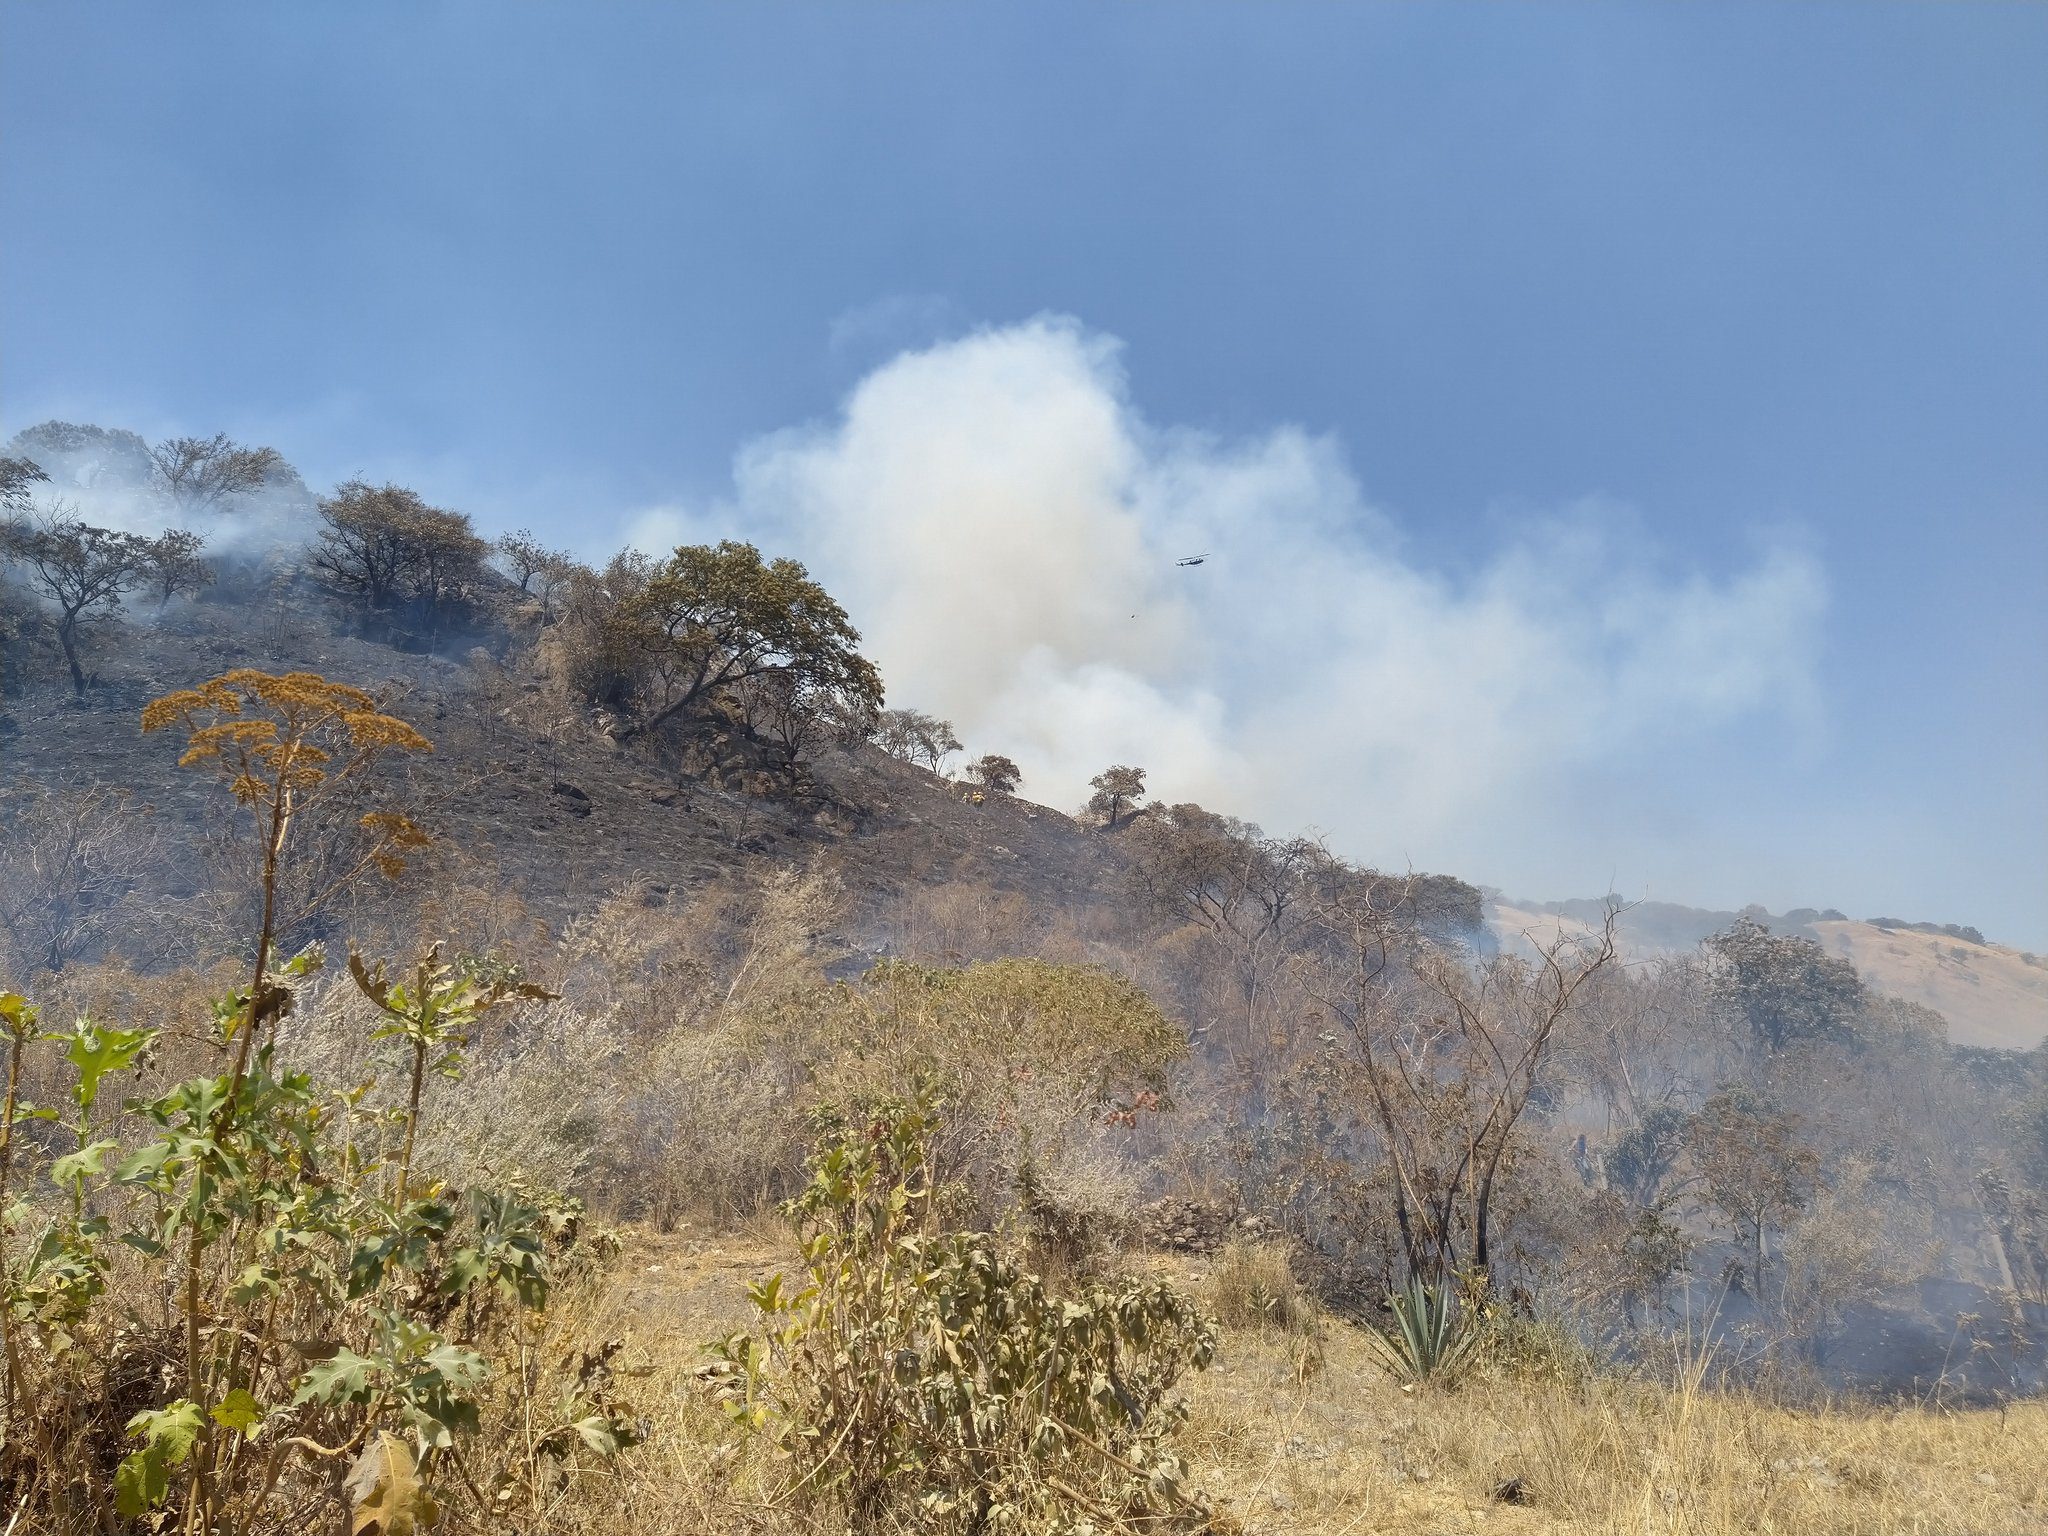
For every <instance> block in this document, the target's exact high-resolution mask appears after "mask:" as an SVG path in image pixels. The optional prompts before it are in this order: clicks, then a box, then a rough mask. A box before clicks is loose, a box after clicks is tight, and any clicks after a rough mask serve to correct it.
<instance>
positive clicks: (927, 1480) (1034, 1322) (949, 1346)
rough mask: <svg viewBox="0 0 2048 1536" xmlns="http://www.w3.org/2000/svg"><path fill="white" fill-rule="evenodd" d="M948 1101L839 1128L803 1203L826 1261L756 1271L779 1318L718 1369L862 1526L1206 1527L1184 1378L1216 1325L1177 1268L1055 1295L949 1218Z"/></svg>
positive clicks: (766, 1312) (765, 1323)
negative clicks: (1189, 1480)
mask: <svg viewBox="0 0 2048 1536" xmlns="http://www.w3.org/2000/svg"><path fill="white" fill-rule="evenodd" d="M938 1131H939V1117H938V1114H937V1111H936V1109H935V1108H934V1107H933V1105H932V1103H931V1101H930V1100H929V1099H926V1100H923V1101H920V1102H917V1103H911V1104H903V1103H895V1104H889V1105H885V1106H883V1107H882V1108H880V1109H878V1110H877V1111H876V1112H875V1113H874V1114H873V1116H872V1117H871V1118H867V1119H863V1120H861V1121H860V1122H858V1123H856V1124H852V1125H843V1124H842V1125H835V1126H832V1127H831V1128H830V1129H829V1130H828V1132H827V1134H826V1135H825V1137H824V1138H823V1139H822V1141H821V1144H820V1147H819V1150H818V1152H817V1155H816V1157H815V1158H814V1160H813V1164H812V1174H811V1182H810V1184H809V1185H808V1186H807V1187H806V1188H805V1190H804V1191H803V1193H802V1194H800V1195H799V1196H798V1197H797V1198H796V1199H795V1200H793V1201H791V1202H790V1203H789V1205H788V1206H787V1207H786V1210H787V1213H788V1214H789V1216H790V1217H791V1219H792V1220H793V1221H794V1222H795V1224H796V1227H797V1231H798V1235H799V1237H800V1239H801V1242H802V1251H803V1256H804V1273H803V1275H802V1277H800V1278H798V1279H796V1280H794V1281H792V1280H791V1279H790V1277H788V1276H786V1275H782V1274H776V1275H772V1276H770V1277H769V1278H768V1279H766V1280H763V1281H761V1282H759V1283H757V1284H755V1285H754V1286H752V1287H751V1288H750V1291H749V1296H750V1298H751V1300H752V1302H753V1304H754V1307H755V1309H756V1311H757V1312H758V1314H759V1328H758V1330H757V1331H754V1332H748V1333H739V1334H734V1335H733V1336H732V1337H730V1338H728V1339H726V1340H724V1341H723V1342H721V1343H719V1344H718V1345H716V1346H714V1357H715V1358H714V1360H713V1363H712V1364H711V1365H710V1366H708V1367H707V1368H706V1370H705V1372H704V1376H705V1379H706V1380H707V1382H708V1383H709V1384H710V1386H711V1387H712V1389H713V1391H714V1393H715V1395H716V1396H717V1398H718V1400H719V1401H720V1402H722V1403H723V1404H724V1406H725V1408H726V1411H727V1412H728V1413H729V1414H730V1415H731V1416H732V1417H733V1419H734V1420H736V1421H737V1422H738V1423H740V1424H742V1425H744V1426H746V1427H747V1428H748V1429H750V1430H753V1431H756V1432H759V1433H762V1434H764V1435H767V1436H769V1437H770V1438H771V1439H772V1440H773V1442H774V1443H775V1445H776V1446H778V1447H779V1448H780V1450H781V1451H782V1452H783V1453H784V1454H785V1455H786V1456H787V1457H788V1458H789V1462H790V1466H791V1491H792V1492H793V1493H796V1494H799V1495H809V1496H813V1497H819V1498H826V1499H830V1500H833V1501H835V1502H836V1503H837V1504H838V1506H839V1507H840V1508H841V1509H842V1510H843V1512H844V1514H845V1516H846V1518H847V1519H848V1520H849V1521H850V1522H851V1523H852V1524H853V1525H854V1526H855V1527H856V1528H857V1529H863V1530H868V1529H876V1528H880V1527H883V1526H887V1525H889V1523H890V1522H892V1521H893V1522H910V1523H914V1524H915V1525H916V1527H917V1528H918V1529H921V1530H931V1531H960V1532H970V1531H972V1532H979V1531H986V1530H1007V1529H1015V1530H1032V1531H1041V1530H1043V1531H1075V1532H1079V1531H1085V1530H1095V1531H1105V1530H1112V1529H1124V1528H1142V1529H1146V1530H1166V1529H1190V1530H1192V1529H1201V1528H1203V1527H1205V1526H1206V1524H1207V1522H1208V1515H1207V1512H1206V1509H1205V1508H1204V1506H1203V1504H1202V1503H1201V1501H1200V1500H1199V1499H1198V1498H1197V1497H1195V1496H1194V1495H1193V1494H1192V1493H1190V1492H1189V1491H1188V1490H1187V1489H1186V1488H1185V1487H1184V1485H1183V1480H1184V1476H1185V1472H1184V1468H1183V1467H1182V1464H1181V1461H1180V1459H1179V1457H1178V1456H1176V1455H1175V1454H1174V1452H1173V1450H1172V1437H1173V1434H1174V1431H1175V1430H1176V1429H1177V1428H1178V1427H1179V1425H1180V1424H1181V1422H1182V1420H1183V1418H1184V1416H1185V1410H1184V1408H1183V1406H1182V1405H1181V1404H1180V1402H1179V1401H1178V1399H1176V1398H1175V1397H1174V1396H1173V1388H1174V1387H1175V1385H1176V1384H1177V1383H1178V1382H1179V1381H1180V1379H1181V1378H1182V1377H1183V1376H1184V1375H1185V1374H1186V1373H1187V1372H1189V1371H1191V1370H1200V1369H1202V1368H1204V1367H1205V1366H1207V1365H1208V1363H1209V1361H1210V1359H1211V1358H1212V1356H1213V1355H1214V1352H1215V1348H1216V1328H1215V1324H1214V1323H1213V1322H1212V1321H1211V1320H1210V1319H1208V1318H1207V1317H1204V1316H1203V1315H1202V1314H1201V1313H1199V1312H1198V1311H1197V1310H1196V1309H1195V1307H1194V1306H1193V1304H1192V1303H1191V1302H1190V1301H1189V1300H1188V1299H1187V1298H1186V1297H1184V1296H1182V1295H1181V1294H1180V1293H1179V1292H1178V1291H1176V1290H1174V1289H1173V1288H1172V1287H1170V1286H1167V1285H1164V1284H1155V1283H1139V1282H1128V1283H1125V1284H1122V1285H1118V1286H1113V1287H1110V1286H1105V1287H1097V1288H1094V1289H1091V1290H1089V1291H1087V1292H1086V1293H1084V1294H1082V1295H1080V1296H1077V1297H1060V1296H1056V1295H1053V1294H1052V1293H1051V1292H1049V1291H1048V1290H1047V1288H1046V1287H1045V1285H1044V1284H1043V1283H1042V1282H1041V1281H1040V1280H1039V1279H1038V1278H1037V1277H1036V1276H1034V1275H1031V1274H1028V1273H1026V1272H1024V1271H1023V1270H1021V1269H1020V1268H1019V1267H1018V1266H1017V1265H1016V1264H1015V1263H1014V1262H1013V1261H1012V1260H1011V1259H1010V1258H1009V1257H1007V1256H1006V1255H1005V1254H1004V1253H1003V1251H1002V1250H1001V1248H1000V1246H999V1244H998V1243H997V1241H996V1239H995V1238H993V1237H992V1236H990V1235H989V1234H986V1233H980V1232H947V1231H943V1230H941V1229H940V1227H939V1224H938V1222H937V1221H936V1219H935V1212H934V1203H933V1202H934V1194H935V1189H936V1180H935V1177H934V1170H933V1167H932V1162H931V1157H930V1150H931V1147H932V1145H933V1144H934V1141H935V1139H936V1137H937V1135H938Z"/></svg>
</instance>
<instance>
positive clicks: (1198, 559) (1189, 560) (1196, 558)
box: [1173, 549, 1209, 565]
mask: <svg viewBox="0 0 2048 1536" xmlns="http://www.w3.org/2000/svg"><path fill="white" fill-rule="evenodd" d="M1208 558H1209V552H1208V551H1207V550H1206V549H1205V550H1203V551H1202V552H1201V553H1200V554H1199V555H1183V556H1181V558H1180V559H1178V560H1176V561H1174V562H1173V563H1174V564H1175V565H1200V564H1201V563H1202V562H1203V561H1204V560H1206V559H1208Z"/></svg>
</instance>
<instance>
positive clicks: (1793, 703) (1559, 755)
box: [632, 317, 1826, 856]
mask: <svg viewBox="0 0 2048 1536" xmlns="http://www.w3.org/2000/svg"><path fill="white" fill-rule="evenodd" d="M1614 523H1615V519H1614V518H1612V517H1603V516H1601V515H1600V514H1599V512H1598V510H1597V509H1594V510H1591V511H1588V510H1583V509H1582V510H1580V511H1578V512H1576V513H1573V514H1567V515H1563V516H1558V517H1546V518H1540V519H1536V518H1531V519H1527V520H1525V521H1524V522H1523V523H1522V524H1521V526H1520V527H1519V528H1518V529H1516V530H1514V531H1513V532H1512V533H1511V534H1510V535H1509V536H1507V537H1506V538H1505V540H1504V542H1503V543H1502V545H1501V546H1500V547H1499V548H1497V549H1495V550H1493V551H1492V552H1491V554H1490V555H1489V556H1488V557H1487V558H1485V559H1484V560H1483V562H1481V563H1480V564H1479V565H1478V566H1477V567H1476V569H1474V570H1472V571H1471V572H1469V573H1467V574H1462V575H1452V574H1447V573H1444V572H1441V571H1436V570H1432V569H1429V568H1427V567H1426V566H1425V565H1423V564H1422V563H1420V562H1419V561H1418V560H1416V559H1414V558H1412V557H1411V556H1409V555H1408V554H1406V553H1405V552H1404V547H1403V541H1402V538H1401V536H1400V533H1399V530H1398V528H1397V527H1396V525H1395V524H1394V522H1393V521H1392V520H1391V519H1390V518H1389V517H1388V516H1386V515H1385V514H1383V513H1382V512H1381V511H1380V510H1378V509H1377V508H1375V507H1373V506H1372V505H1371V504H1369V503H1368V501H1367V500H1366V498H1365V496H1364V495H1363V493H1362V492H1361V490H1360V487H1359V484H1358V482H1357V480H1356V478H1355V477H1354V475H1353V473H1352V472H1351V470H1350V468H1349V467H1348V466H1347V464H1346V463H1345V460H1344V458H1343V455H1342V453H1341V452H1340V451H1339V448H1338V446H1337V445H1336V444H1335V443H1333V442H1332V441H1330V440H1329V439H1328V438H1323V437H1316V436H1311V435H1309V434H1307V433H1304V432H1301V431H1299V430H1296V429H1293V428H1288V427H1283V428H1279V429H1276V430H1274V431H1271V432H1268V433H1266V434H1264V435H1261V436H1255V437H1251V438H1247V439H1244V440H1239V441H1224V440H1219V439H1217V438H1215V437H1213V436H1209V435H1205V434H1202V433H1197V432H1193V431H1187V430H1182V429H1176V428H1171V427H1159V426H1156V425H1154V424H1152V423H1150V422H1148V421H1146V420H1145V419H1144V418H1143V416H1142V415H1140V413H1139V412H1138V411H1137V409H1136V408H1135V407H1134V406H1133V404H1132V401H1131V398H1130V393H1129V389H1128V384H1127V380H1126V377H1125V374H1124V371H1123V368H1122V366H1121V359H1120V348H1119V344H1118V343H1117V342H1116V341H1115V340H1114V339H1113V338H1110V337H1107V336H1104V335H1101V334H1099V333H1096V332H1091V331H1089V330H1087V329H1086V328H1084V327H1083V326H1081V325H1080V324H1078V323H1077V322H1075V321H1072V320H1069V319H1064V318H1057V317H1046V318H1040V319H1036V320H1033V321H1030V322H1028V323H1025V324H1021V325H1015V326H1010V327H1005V328H1001V329H991V330H984V331H980V332H977V333H975V334H972V335H969V336H966V337H963V338H960V339H955V340H950V341H946V342H942V343H940V344H937V345H934V346H931V347H929V348H925V349H922V350H916V351H910V352H906V353H903V354H901V355H899V356H897V357H896V358H895V359H894V360H892V361H890V362H888V363H886V364H884V365H883V366H881V367H880V368H878V369H876V370H875V371H874V372H873V373H871V374H870V375H868V376H867V377H866V378H865V379H864V380H863V381H862V382H861V383H860V384H859V385H858V386H857V387H856V388H855V389H854V390H853V391H852V393H851V395H850V396H849V398H848V399H847V401H846V402H845V405H844V408H843V411H842V413H841V414H840V416H839V417H838V419H836V420H833V421H831V422H829V423H826V424H822V425H818V426H813V427H806V428H802V429H796V430H791V431H787V432H782V433H778V434H775V435H772V436H769V437H767V438H764V439H762V440H759V441H757V442H755V443H753V444H752V445H750V446H749V447H748V448H746V449H745V450H744V451H743V452H742V453H741V455H740V457H739V460H738V464H737V470H736V495H735V497H734V500H733V502H732V504H731V505H729V506H726V507H723V508H719V509H716V510H715V511H714V512H713V513H712V514H711V515H710V516H709V517H708V518H698V517H690V516H685V515H683V514H679V513H678V512H676V511H674V510H673V509H666V510H663V509H657V510H656V511H654V512H651V513H648V514H644V515H643V516H642V517H641V518H640V519H639V520H638V522H637V523H636V524H635V525H634V527H633V529H632V536H633V538H634V540H635V541H636V542H638V543H639V544H641V545H642V546H643V547H647V548H650V549H659V548H663V547H665V546H667V545H669V544H673V543H675V542H677V541H678V540H679V539H687V538H701V537H705V536H708V535H711V534H714V533H721V532H723V533H733V532H735V531H737V532H740V533H742V534H743V535H744V536H746V537H750V538H753V539H755V540H757V541H759V542H763V543H772V544H773V545H774V546H775V548H776V549H778V550H787V551H789V552H792V553H795V554H797V555H799V556H800V557H801V558H803V559H804V560H806V561H807V562H808V563H809V564H810V565H811V566H812V568H813V570H814V571H815V572H816V573H818V574H819V576H820V577H821V579H823V580H824V581H825V583H826V585H827V586H828V588H829V589H830V590H831V591H832V592H833V593H834V594H835V595H838V596H839V597H840V598H841V600H842V601H844V602H845V603H846V605H847V607H848V609H849V610H850V612H851V613H852V615H853V617H854V620H855V622H856V623H857V624H858V625H859V626H860V627H861V629H862V631H863V633H864V635H865V637H866V641H867V648H868V650H869V653H870V654H871V655H872V656H873V657H874V658H875V660H876V661H877V663H878V664H879V665H880V666H881V668H882V673H883V676H884V678H885V679H886V680H887V683H888V686H889V692H890V698H891V700H892V702H894V703H896V704H908V705H913V706H915V707H917V708H919V709H924V710H928V711H930V712H933V713H936V714H939V715H942V716H944V717H946V718H948V719H950V720H952V721H953V722H954V724H955V725H956V726H957V727H958V729H959V731H960V733H961V735H962V737H963V739H964V740H966V741H967V743H968V744H969V748H970V750H972V751H975V752H981V751H1000V752H1005V753H1008V754H1009V755H1011V756H1012V757H1014V758H1016V760H1017V761H1018V763H1019V764H1020V765H1021V766H1022V767H1023V769H1024V772H1025V776H1026V789H1027V793H1029V794H1030V795H1031V797H1032V798H1034V799H1039V800H1042V801H1045V802H1047V803H1050V804H1054V805H1062V806H1066V805H1072V804H1075V803H1078V802H1079V801H1080V800H1081V799H1083V798H1085V795H1086V784H1087V780H1088V778H1089V777H1090V776H1091V775H1092V774H1094V773H1096V772H1099V771H1100V770H1101V769H1102V768H1103V767H1104V766H1105V765H1107V764H1108V763H1111V762H1129V763H1136V764H1139V765H1141V766H1144V767H1146V768H1147V769H1149V770H1150V773H1151V784H1152V788H1153V790H1154V792H1155V793H1157V794H1159V795H1163V796H1165V797H1167V798H1170V799H1183V798H1189V799H1199V800H1201V801H1203V802H1204V803H1209V804H1212V805H1214V806H1216V807H1218V808H1222V809H1227V810H1231V811H1234V812H1237V813H1238V814H1243V815H1248V816H1254V817H1256V818H1257V819H1259V820H1260V821H1262V822H1263V823H1265V824H1266V825H1267V826H1269V827H1271V828H1274V829H1277V830H1289V831H1291V830H1295V829H1299V828H1305V827H1306V828H1314V829H1317V830H1320V831H1323V832H1326V833H1328V834H1330V835H1331V836H1332V837H1333V838H1334V839H1335V840H1336V841H1337V842H1338V843H1339V844H1340V845H1343V846H1346V847H1347V848H1348V849H1350V850H1351V851H1354V852H1359V851H1373V850H1370V849H1366V848H1362V846H1361V845H1367V844H1379V845H1381V847H1380V848H1379V849H1378V850H1377V851H1379V852H1382V853H1383V852H1386V851H1388V850H1387V848H1386V846H1385V845H1386V843H1387V840H1388V837H1389V829H1396V835H1397V836H1398V838H1399V844H1400V850H1406V851H1408V852H1410V853H1421V854H1424V855H1425V856H1428V855H1436V854H1441V855H1443V856H1456V855H1457V854H1458V853H1460V852H1461V851H1462V850H1464V849H1466V848H1472V847H1476V846H1478V845H1479V844H1478V840H1477V839H1476V838H1474V837H1468V836H1465V835H1459V834H1460V832H1461V830H1462V831H1464V832H1471V833H1478V832H1480V831H1482V829H1487V828H1498V827H1500V826H1502V825H1503V824H1504V822H1505V821H1506V820H1508V819H1511V818H1514V817H1517V816H1524V815H1530V814H1539V813H1540V812H1539V810H1538V806H1537V804H1536V799H1537V797H1538V796H1540V795H1542V794H1544V793H1546V792H1547V791H1546V788H1545V787H1546V786H1549V785H1552V784H1554V783H1556V782H1557V781H1558V780H1559V778H1560V777H1561V776H1566V775H1569V773H1570V771H1571V770H1572V769H1574V768H1576V767H1581V766H1583V765H1586V764H1589V763H1592V762H1595V761H1598V762H1601V763H1604V764H1611V763H1612V762H1613V761H1614V760H1615V759H1616V758H1617V756H1620V757H1623V758H1626V757H1627V756H1628V755H1630V754H1641V753H1652V752H1655V751H1657V750H1659V749H1665V750H1668V749H1670V748H1671V747H1673V746H1674V745H1683V744H1684V743H1686V742H1688V741H1690V740H1695V739H1697V738H1698V737H1699V736H1700V735H1701V734H1702V733H1711V732H1714V731H1716V730H1717V729H1719V728H1721V727H1725V726H1727V725H1728V724H1729V723H1730V722H1732V721H1735V720H1737V719H1738V718H1739V717H1743V716H1748V715H1756V714H1778V715H1782V716H1790V717H1793V718H1795V719H1796V718H1797V717H1799V716H1801V715H1802V714H1804V713H1805V712H1806V711H1807V710H1808V709H1809V707H1810V705H1811V701H1812V698H1813V694H1814V689H1813V680H1812V674H1811V666H1812V658H1813V656H1814V654H1815V649H1816V639H1817V632H1818V628H1819V624H1820V620H1821V617H1822V614H1823V611H1824V608H1825V603H1826V596H1825V586H1824V582H1823V579H1822V576H1821V573H1820V571H1819V569H1818V568H1817V566H1816V565H1815V564H1814V562H1813V561H1812V560H1811V559H1810V558H1808V557H1806V556H1804V555H1802V554H1799V553H1797V552H1795V551H1793V550H1790V549H1775V550H1768V551H1766V552H1765V553H1763V554H1762V555H1761V556H1760V558H1758V559H1757V560H1756V562H1755V563H1754V564H1753V565H1751V566H1750V567H1749V568H1748V569H1746V570H1743V571H1741V572H1739V573H1737V574H1734V575H1732V576H1727V577H1723V578H1718V579H1717V578H1714V577H1710V576H1707V575H1704V574H1696V573H1678V574H1675V575H1674V574H1671V573H1669V572H1666V571H1664V570H1661V569H1660V568H1659V567H1658V565H1657V564H1656V561H1655V559H1654V551H1651V550H1648V549H1646V548H1645V547H1644V546H1643V541H1642V540H1640V539H1639V538H1634V537H1623V536H1620V535H1618V534H1617V533H1616V531H1615V528H1614ZM1198 554H1199V555H1206V557H1207V558H1206V559H1205V560H1204V561H1203V563H1202V564H1200V565H1198V566H1180V565H1177V564H1176V563H1175V562H1176V560H1177V559H1178V558H1180V557H1185V556H1191V555H1198ZM1553 809H1555V808H1554V807H1553ZM1368 822H1369V823H1370V825H1369V826H1368V825H1367V823H1368ZM1396 851H1399V850H1396Z"/></svg>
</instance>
